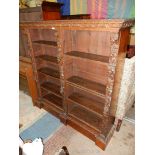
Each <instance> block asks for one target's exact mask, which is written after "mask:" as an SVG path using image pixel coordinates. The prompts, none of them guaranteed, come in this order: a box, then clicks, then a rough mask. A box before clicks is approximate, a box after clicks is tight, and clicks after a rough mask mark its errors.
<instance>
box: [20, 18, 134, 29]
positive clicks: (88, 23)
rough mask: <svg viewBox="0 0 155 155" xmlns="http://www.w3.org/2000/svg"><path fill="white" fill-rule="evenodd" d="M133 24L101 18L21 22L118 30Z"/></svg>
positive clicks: (131, 22) (35, 25)
mask: <svg viewBox="0 0 155 155" xmlns="http://www.w3.org/2000/svg"><path fill="white" fill-rule="evenodd" d="M133 25H134V20H132V19H130V20H123V19H101V20H93V19H89V20H52V21H41V22H40V21H38V22H21V23H20V26H21V27H29V28H33V27H42V28H44V27H48V28H49V27H51V28H52V27H53V29H55V28H56V27H62V28H63V27H64V28H70V29H73V28H78V29H86V28H88V29H96V28H98V29H99V30H101V29H107V30H109V29H112V30H117V31H118V30H119V29H121V28H126V27H131V26H133Z"/></svg>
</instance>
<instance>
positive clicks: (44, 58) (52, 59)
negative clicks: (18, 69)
mask: <svg viewBox="0 0 155 155" xmlns="http://www.w3.org/2000/svg"><path fill="white" fill-rule="evenodd" d="M36 58H39V59H42V60H46V61H50V62H53V63H56V64H57V63H58V60H57V57H54V56H49V55H39V56H37V57H36Z"/></svg>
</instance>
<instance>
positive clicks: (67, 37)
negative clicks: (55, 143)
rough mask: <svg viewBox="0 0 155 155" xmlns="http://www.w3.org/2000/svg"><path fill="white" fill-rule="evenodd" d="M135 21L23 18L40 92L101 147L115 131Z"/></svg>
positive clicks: (46, 104)
mask: <svg viewBox="0 0 155 155" xmlns="http://www.w3.org/2000/svg"><path fill="white" fill-rule="evenodd" d="M133 25H134V20H119V19H113V20H57V21H56V20H53V21H39V22H22V23H20V28H21V29H23V30H25V31H26V32H27V36H28V44H29V48H30V52H31V58H32V62H33V71H34V75H35V79H36V82H37V89H38V93H39V97H38V100H37V103H36V105H37V106H38V107H40V108H44V109H46V110H47V111H49V112H51V113H52V114H54V115H55V116H57V117H58V118H60V120H61V121H62V122H63V123H64V124H68V125H70V126H72V127H73V128H75V129H76V130H78V131H80V132H81V133H83V134H84V135H86V136H88V137H89V138H90V139H92V140H93V141H94V142H95V143H96V145H98V146H99V147H100V148H102V149H105V147H106V145H107V144H108V142H109V140H110V138H111V137H112V135H113V132H114V131H115V128H116V125H117V120H116V119H115V112H116V108H117V100H118V95H119V90H120V83H121V77H122V70H123V65H124V59H125V56H126V49H127V44H128V39H129V32H130V27H131V26H133Z"/></svg>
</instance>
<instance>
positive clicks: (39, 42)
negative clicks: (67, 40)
mask: <svg viewBox="0 0 155 155" xmlns="http://www.w3.org/2000/svg"><path fill="white" fill-rule="evenodd" d="M33 43H37V44H43V45H49V46H54V47H57V42H56V41H47V40H37V41H33Z"/></svg>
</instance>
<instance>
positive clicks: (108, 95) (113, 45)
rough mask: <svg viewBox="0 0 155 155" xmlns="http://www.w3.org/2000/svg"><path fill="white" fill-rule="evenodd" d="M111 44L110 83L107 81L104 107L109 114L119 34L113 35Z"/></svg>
mask: <svg viewBox="0 0 155 155" xmlns="http://www.w3.org/2000/svg"><path fill="white" fill-rule="evenodd" d="M110 43H111V54H110V60H109V65H108V81H107V88H106V103H105V107H104V113H109V110H110V103H111V97H112V91H113V83H114V75H115V68H116V64H117V55H118V50H119V34H118V33H111V36H110Z"/></svg>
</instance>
